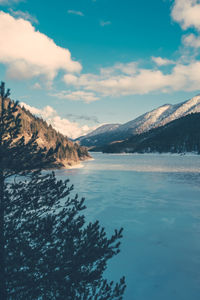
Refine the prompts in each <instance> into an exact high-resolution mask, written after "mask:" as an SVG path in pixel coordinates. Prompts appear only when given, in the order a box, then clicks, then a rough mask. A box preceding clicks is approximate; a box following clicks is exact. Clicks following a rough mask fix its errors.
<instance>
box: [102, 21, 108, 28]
mask: <svg viewBox="0 0 200 300" xmlns="http://www.w3.org/2000/svg"><path fill="white" fill-rule="evenodd" d="M100 25H101V26H102V27H104V26H108V25H111V22H110V21H100Z"/></svg>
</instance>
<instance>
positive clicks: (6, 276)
mask: <svg viewBox="0 0 200 300" xmlns="http://www.w3.org/2000/svg"><path fill="white" fill-rule="evenodd" d="M9 94H10V91H9V90H6V89H5V84H4V83H1V85H0V95H1V99H2V101H1V110H0V299H1V300H16V299H19V300H38V299H41V300H43V299H44V300H48V299H49V300H54V299H55V300H56V299H59V300H62V299H63V300H100V299H101V300H112V299H115V300H120V299H122V297H123V294H124V290H125V280H124V277H122V278H121V279H120V281H119V283H116V284H114V283H113V282H108V281H107V280H106V279H104V277H103V273H104V271H105V269H106V268H107V262H108V260H109V259H111V258H112V257H113V256H115V255H116V254H118V253H119V251H120V250H119V247H120V239H121V237H122V229H120V230H115V231H114V233H113V235H112V236H111V237H107V234H106V232H105V230H104V228H102V227H101V226H100V224H99V222H98V221H96V222H93V223H87V222H86V220H85V216H84V214H83V213H82V212H83V210H84V209H85V205H84V199H79V198H78V196H77V195H75V196H71V192H72V190H73V186H71V185H69V180H65V181H62V180H57V179H56V177H55V174H54V173H53V172H52V173H49V174H47V173H45V174H42V173H41V170H42V169H43V168H45V167H46V165H48V164H49V163H51V164H53V163H54V162H55V156H54V153H55V151H57V149H56V148H55V149H49V151H46V149H45V148H41V147H40V148H38V144H37V139H38V136H37V135H36V134H33V135H31V136H30V138H29V139H28V142H27V141H26V139H25V137H24V136H23V135H22V134H21V133H22V125H21V116H20V114H19V107H18V105H17V103H15V102H12V101H9V102H8V101H7V100H6V99H7V98H8V96H9ZM33 169H34V171H33Z"/></svg>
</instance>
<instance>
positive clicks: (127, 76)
mask: <svg viewBox="0 0 200 300" xmlns="http://www.w3.org/2000/svg"><path fill="white" fill-rule="evenodd" d="M0 10H1V13H0V79H1V80H3V81H5V82H6V84H7V86H8V87H10V88H11V91H12V98H13V99H18V100H20V101H21V102H23V103H24V105H27V107H28V108H29V109H30V110H31V111H32V112H33V113H35V114H38V115H40V116H42V117H43V118H45V119H46V120H47V121H48V122H49V123H51V124H52V125H53V126H54V127H55V128H56V129H57V130H59V131H61V132H62V133H64V134H66V135H68V136H70V137H76V136H78V135H81V134H84V133H86V132H88V131H89V130H91V129H92V128H95V127H96V126H99V125H100V124H103V123H123V122H127V121H129V120H131V119H134V118H135V117H137V116H138V115H140V114H142V113H145V112H146V111H149V110H152V109H154V108H156V107H158V106H160V105H163V104H165V103H172V104H174V103H178V102H181V101H184V100H187V99H189V98H191V97H193V96H194V95H196V94H198V93H199V89H200V56H199V54H200V53H199V49H200V35H199V32H200V1H198V0H153V1H149V0H123V1H122V0H96V1H95V0H73V1H72V0H71V1H69V0H58V1H57V2H55V1H52V0H49V1H41V0H40V1H39V0H24V1H20V0H0Z"/></svg>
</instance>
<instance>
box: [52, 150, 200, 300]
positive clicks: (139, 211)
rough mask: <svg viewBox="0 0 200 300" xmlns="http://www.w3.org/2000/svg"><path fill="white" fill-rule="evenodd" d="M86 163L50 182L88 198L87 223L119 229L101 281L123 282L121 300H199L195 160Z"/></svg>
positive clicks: (133, 158)
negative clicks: (65, 183)
mask: <svg viewBox="0 0 200 300" xmlns="http://www.w3.org/2000/svg"><path fill="white" fill-rule="evenodd" d="M92 156H93V157H94V158H95V160H93V161H88V162H84V163H83V168H80V169H78V168H76V169H70V170H59V171H56V174H57V175H59V177H60V176H61V177H62V178H63V179H65V178H69V179H70V182H71V183H73V184H74V187H75V192H77V193H78V194H79V196H80V197H85V198H86V202H85V204H86V206H87V209H86V210H85V212H84V213H85V215H86V216H87V220H88V221H90V220H96V219H98V220H100V223H101V225H102V226H104V227H105V228H106V231H107V232H108V233H109V234H110V233H111V232H112V231H113V229H114V228H119V227H123V228H124V237H123V239H122V246H121V253H120V254H119V255H118V256H116V257H115V258H113V259H112V260H111V261H110V263H109V265H108V270H107V272H106V274H105V275H106V277H107V278H109V279H114V280H118V279H119V278H120V277H121V276H122V275H125V276H126V282H127V290H126V293H125V296H124V299H125V300H161V299H162V300H189V299H190V300H199V299H200V298H199V297H200V296H199V295H200V156H197V155H183V156H180V155H170V154H162V155H156V154H152V155H151V154H148V155H137V154H133V155H108V154H101V153H94V154H93V153H92Z"/></svg>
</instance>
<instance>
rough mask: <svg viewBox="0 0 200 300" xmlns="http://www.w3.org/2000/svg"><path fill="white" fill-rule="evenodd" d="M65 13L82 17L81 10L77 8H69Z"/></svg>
mask: <svg viewBox="0 0 200 300" xmlns="http://www.w3.org/2000/svg"><path fill="white" fill-rule="evenodd" d="M67 13H68V14H71V15H77V16H81V17H84V14H83V13H82V12H81V11H78V10H71V9H69V10H68V11H67Z"/></svg>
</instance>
